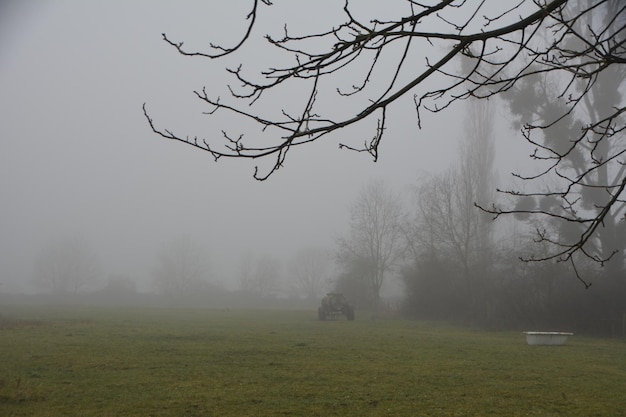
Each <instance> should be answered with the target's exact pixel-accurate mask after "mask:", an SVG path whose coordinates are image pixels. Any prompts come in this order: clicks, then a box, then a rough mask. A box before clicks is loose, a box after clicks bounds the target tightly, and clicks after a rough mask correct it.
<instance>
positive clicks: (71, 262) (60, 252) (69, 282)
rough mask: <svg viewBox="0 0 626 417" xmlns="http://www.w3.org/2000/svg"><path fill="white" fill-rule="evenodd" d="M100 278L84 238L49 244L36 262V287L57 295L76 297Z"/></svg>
mask: <svg viewBox="0 0 626 417" xmlns="http://www.w3.org/2000/svg"><path fill="white" fill-rule="evenodd" d="M99 275H100V265H99V263H98V260H97V257H96V255H95V253H94V252H93V251H92V249H91V246H90V245H89V243H88V241H87V240H86V239H85V238H83V237H78V236H74V237H69V238H61V239H56V240H52V241H50V243H48V244H47V245H46V246H44V247H43V249H42V250H41V252H40V253H39V255H38V257H37V258H36V260H35V283H36V284H38V285H41V286H42V287H43V288H47V289H49V290H50V291H51V292H53V293H57V294H63V293H71V294H76V293H77V292H79V290H81V289H82V288H84V287H86V286H88V285H89V284H93V283H94V281H95V280H96V279H97V278H98V277H99Z"/></svg>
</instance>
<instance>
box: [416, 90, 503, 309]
mask: <svg viewBox="0 0 626 417" xmlns="http://www.w3.org/2000/svg"><path fill="white" fill-rule="evenodd" d="M465 124H466V126H467V127H466V130H465V132H466V136H465V137H464V138H463V140H462V141H461V146H460V149H461V152H460V154H459V162H458V163H457V164H456V165H455V166H453V167H450V168H449V169H448V170H447V171H445V172H444V173H443V174H440V175H437V176H433V177H432V178H430V179H428V180H425V181H424V182H422V183H421V184H420V185H419V186H418V187H416V189H415V199H414V200H415V208H416V210H415V222H414V224H413V226H412V227H411V233H410V234H409V246H410V247H411V248H412V250H413V256H414V259H415V261H416V265H415V268H416V269H425V271H421V272H419V271H418V273H417V274H414V275H415V276H419V275H420V274H421V276H422V277H425V279H431V277H430V276H428V277H427V276H426V275H427V271H428V270H432V271H435V270H443V269H447V270H448V271H449V272H448V275H451V276H446V277H440V280H441V281H444V280H445V282H442V283H440V284H438V285H436V288H443V287H448V289H447V291H448V292H450V293H461V294H462V295H463V296H462V297H459V298H463V299H465V300H467V301H468V302H469V306H470V308H471V310H472V311H473V312H477V310H478V304H479V302H478V300H479V299H482V298H483V297H482V293H483V287H484V286H485V285H484V284H485V280H486V278H487V277H488V275H489V273H488V272H489V269H490V265H491V263H492V255H493V249H494V245H493V223H492V222H491V219H490V216H488V215H486V214H485V213H483V212H481V211H479V210H476V208H475V204H476V202H477V201H493V197H494V193H495V171H494V156H495V147H494V130H493V129H494V123H493V106H492V105H491V102H489V101H476V102H472V103H471V105H470V106H468V107H467V112H466V117H465ZM441 263H445V268H444V267H441V266H439V265H438V264H441ZM406 277H409V279H411V278H410V277H411V275H410V272H409V273H405V280H406ZM431 287H432V288H435V286H433V285H431ZM482 304H484V303H482Z"/></svg>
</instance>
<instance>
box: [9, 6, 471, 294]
mask: <svg viewBox="0 0 626 417" xmlns="http://www.w3.org/2000/svg"><path fill="white" fill-rule="evenodd" d="M250 3H251V2H245V1H239V2H217V1H214V2H211V1H208V2H207V1H182V2H165V1H148V0H146V1H125V0H111V1H106V2H90V1H89V2H86V1H77V0H53V1H34V0H33V1H28V2H24V1H12V2H11V1H9V2H8V3H7V2H4V3H3V4H2V6H0V126H1V128H0V129H1V130H0V134H1V137H2V151H1V153H0V190H1V192H2V209H1V215H0V270H1V273H2V276H1V278H0V281H2V282H4V283H5V284H4V285H5V286H4V288H12V289H24V290H27V289H28V288H29V283H28V281H29V280H30V277H31V276H32V270H33V259H34V258H35V256H36V255H37V253H38V251H39V250H40V249H41V248H42V246H43V245H45V244H46V243H47V242H48V241H50V240H51V239H55V238H58V237H60V236H61V237H62V236H67V235H76V234H78V235H81V236H84V237H85V238H86V239H88V240H89V241H90V242H91V243H92V246H93V248H94V250H95V251H96V253H97V255H98V257H99V259H100V261H101V263H102V265H103V272H104V275H105V276H106V275H108V274H125V275H129V276H131V277H132V278H134V279H136V280H137V281H139V282H140V283H142V284H145V283H147V282H148V281H149V278H150V269H151V268H152V266H153V265H154V262H155V261H154V259H155V253H156V250H157V249H158V247H159V246H160V245H161V244H163V242H165V241H167V240H168V239H171V238H174V237H177V236H179V235H181V234H188V235H190V236H192V237H193V238H194V239H195V240H197V241H198V242H200V243H201V244H202V245H204V246H205V247H206V249H207V251H208V252H209V253H210V255H209V256H210V259H211V263H212V265H213V272H214V274H213V275H214V279H215V280H216V281H220V282H224V283H226V282H231V281H232V280H233V279H234V278H235V275H236V270H237V265H236V263H237V260H238V259H239V256H240V254H241V253H242V252H244V251H247V250H251V251H252V252H253V253H255V254H257V255H263V254H268V255H271V256H275V257H277V258H279V259H281V260H283V261H285V260H286V259H288V257H289V256H291V255H292V254H293V253H294V252H295V251H296V250H297V249H299V248H301V247H305V246H311V245H314V246H325V247H329V248H332V246H333V245H334V242H335V239H336V238H337V237H338V236H339V235H340V234H341V233H342V232H344V231H345V230H346V229H347V228H346V223H347V221H348V219H349V210H348V209H349V206H350V204H351V202H352V201H353V200H354V198H355V196H356V195H357V193H358V191H359V189H360V187H361V186H362V185H363V184H364V183H365V182H367V181H368V180H369V179H378V178H379V179H383V180H385V181H387V182H388V183H389V184H391V185H392V186H393V187H395V188H396V189H397V190H398V191H401V190H403V187H406V186H407V185H408V184H412V183H414V182H415V180H416V178H418V176H419V175H421V173H423V172H436V171H440V170H442V169H444V168H445V167H446V166H447V165H448V164H449V163H450V162H451V161H452V160H453V159H454V157H455V156H456V155H455V152H456V150H455V148H454V147H455V143H456V142H457V140H458V136H459V135H460V121H461V120H462V113H461V112H456V113H455V112H449V113H446V114H445V115H443V116H441V117H433V118H429V119H428V120H426V123H425V126H424V129H423V130H421V131H418V130H417V123H416V119H415V111H414V109H412V108H411V106H410V105H409V106H405V108H401V107H395V108H393V110H394V113H393V115H392V116H391V119H390V120H391V121H392V122H393V123H390V124H389V128H388V131H387V133H386V135H387V136H386V139H385V141H384V143H383V144H382V146H381V148H380V151H381V158H380V161H379V162H377V163H372V162H371V158H370V157H368V156H367V155H365V154H357V153H353V152H350V151H343V150H342V151H340V150H339V149H338V146H337V143H338V142H339V141H340V140H342V139H344V138H341V137H333V138H329V139H328V140H326V141H325V142H324V143H320V144H315V145H312V146H309V147H303V148H302V149H297V150H294V151H293V152H291V154H290V155H289V156H288V159H287V162H286V166H285V168H284V169H281V170H280V171H278V172H277V173H276V174H275V175H274V176H273V177H272V178H270V179H269V180H268V181H266V182H262V183H261V182H258V181H256V180H254V179H253V178H252V173H253V164H251V163H248V162H247V161H238V160H229V161H222V160H220V162H218V163H215V162H214V161H213V159H212V157H211V156H210V155H209V154H207V153H203V152H201V151H198V150H195V149H193V148H191V147H189V146H184V145H183V144H180V143H175V142H171V141H167V140H165V139H161V138H159V137H157V136H155V135H154V134H153V133H152V132H151V130H150V129H149V127H148V125H147V123H146V120H145V118H144V117H143V114H142V109H141V106H142V104H143V103H144V102H147V105H148V108H149V109H150V110H151V112H152V113H153V116H154V117H155V121H156V123H157V124H158V125H160V126H161V127H178V128H181V127H183V128H184V127H186V126H185V124H184V123H185V121H186V120H194V121H193V123H194V124H193V125H190V126H189V132H185V131H184V130H183V131H180V130H179V131H178V132H179V133H180V134H186V133H189V134H201V133H203V132H205V130H204V129H206V132H207V133H206V135H207V137H208V138H212V137H215V135H217V133H216V132H219V129H218V128H219V127H220V126H219V124H223V125H224V126H223V127H224V128H228V127H229V126H232V124H233V123H236V122H235V121H233V120H231V119H229V118H228V117H226V116H220V119H218V120H217V122H219V124H216V123H217V122H216V120H215V119H212V120H208V119H207V120H206V125H205V124H203V123H204V120H205V119H204V118H205V117H206V116H201V115H200V113H201V112H202V111H203V110H206V109H205V108H203V107H202V106H201V105H200V104H199V103H198V102H197V101H198V100H197V99H195V96H194V95H193V93H192V91H193V90H194V89H200V88H202V86H207V88H208V89H215V90H216V91H222V90H220V89H223V88H224V85H225V83H226V81H227V80H228V78H227V74H226V73H225V71H224V66H225V65H226V64H227V63H232V62H233V61H232V60H231V61H226V62H220V61H208V60H206V59H201V58H188V57H183V56H180V55H178V54H177V53H176V52H175V51H174V50H173V49H172V48H171V47H169V46H168V45H167V44H166V43H165V42H163V40H162V38H161V33H162V32H166V33H167V34H168V36H170V37H172V38H173V39H175V40H182V41H185V45H187V46H188V47H189V49H198V50H206V46H207V45H208V43H209V42H226V41H228V40H230V39H233V36H237V35H238V34H240V33H241V30H243V29H244V27H245V22H244V21H243V17H244V16H245V14H246V13H247V11H248V9H249V7H250ZM277 3H281V2H277ZM285 3H291V4H292V5H291V7H282V6H281V5H280V4H277V5H276V6H273V7H271V8H265V7H264V8H263V10H262V14H261V15H260V16H259V19H260V21H261V23H260V25H259V28H258V30H257V31H256V35H261V34H263V33H265V32H266V31H272V30H273V31H274V32H275V33H280V31H281V30H282V27H283V23H284V21H285V20H292V21H295V22H300V23H298V25H300V26H297V27H299V28H301V29H302V30H303V31H306V29H308V27H307V26H306V25H308V24H311V25H312V26H311V27H312V28H314V27H315V26H314V23H315V22H316V21H319V19H322V21H323V19H325V18H326V19H328V16H330V15H332V13H330V14H329V10H331V11H332V10H333V9H332V8H331V9H324V8H325V7H331V6H332V3H341V2H330V1H327V2H319V3H316V4H317V5H318V7H319V9H320V11H316V10H313V9H309V10H304V9H303V7H305V6H306V4H307V3H308V4H309V5H310V4H311V3H313V2H306V1H303V2H285ZM372 4H375V2H374V3H372ZM283 6H284V5H283ZM332 7H335V8H336V5H334V6H332ZM366 7H367V6H366ZM245 53H246V54H247V55H246V59H247V60H248V61H250V58H258V59H259V61H260V62H265V61H264V60H267V58H268V56H267V55H263V56H259V57H254V53H255V52H254V49H253V48H250V49H248V50H247V51H245ZM237 59H238V58H237V57H235V61H236V60H237ZM259 69H263V68H262V67H261V68H259ZM297 98H298V97H297V96H296V97H285V98H284V99H285V100H291V99H297ZM277 108H280V103H277ZM194 117H195V119H194ZM190 123H192V122H190ZM229 123H230V124H229ZM350 134H359V133H358V132H351V133H350ZM363 135H365V138H369V137H370V136H371V132H370V131H363ZM365 138H364V139H365ZM217 139H219V137H217Z"/></svg>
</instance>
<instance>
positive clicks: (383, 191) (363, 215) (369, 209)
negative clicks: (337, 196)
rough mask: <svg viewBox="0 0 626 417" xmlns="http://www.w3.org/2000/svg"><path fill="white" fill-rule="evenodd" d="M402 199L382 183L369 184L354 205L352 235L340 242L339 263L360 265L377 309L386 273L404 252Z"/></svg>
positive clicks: (351, 221) (351, 268)
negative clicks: (402, 251)
mask: <svg viewBox="0 0 626 417" xmlns="http://www.w3.org/2000/svg"><path fill="white" fill-rule="evenodd" d="M403 218H404V214H403V210H402V206H401V204H400V201H399V198H398V197H397V196H396V195H394V194H393V192H392V191H390V189H389V188H388V187H387V186H386V185H385V184H384V183H383V182H382V181H370V182H369V183H368V184H367V185H366V186H365V187H363V189H362V190H361V192H360V194H359V196H358V197H357V199H356V201H355V202H354V204H353V206H352V212H351V220H350V234H349V236H348V237H347V238H343V239H340V240H339V261H340V263H342V264H343V265H344V266H346V268H345V269H349V270H354V268H353V266H354V265H356V264H358V265H360V267H359V268H357V269H356V270H359V271H361V272H362V273H363V276H362V279H363V280H364V281H365V284H366V287H367V289H368V292H369V296H370V298H371V302H372V303H373V304H374V305H375V306H376V305H377V304H378V300H379V298H380V289H381V287H382V285H383V282H384V280H385V277H386V274H387V273H388V272H389V271H390V270H391V268H392V267H393V266H394V264H395V263H396V261H397V260H398V259H399V257H400V255H401V250H402V249H403V236H404V235H403V233H402V228H401V225H402V221H403Z"/></svg>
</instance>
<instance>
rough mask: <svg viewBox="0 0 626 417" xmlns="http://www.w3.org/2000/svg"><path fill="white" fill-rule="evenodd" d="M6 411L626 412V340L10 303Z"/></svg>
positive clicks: (5, 336)
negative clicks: (547, 339)
mask: <svg viewBox="0 0 626 417" xmlns="http://www.w3.org/2000/svg"><path fill="white" fill-rule="evenodd" d="M0 314H1V316H0V416H3V417H8V416H142V417H145V416H176V417H180V416H280V415H285V416H568V417H572V416H610V417H616V416H624V415H626V343H625V342H624V341H619V340H604V339H592V338H584V337H580V336H574V337H573V338H570V340H568V344H567V345H565V346H559V347H543V346H534V347H531V346H527V345H526V344H525V341H524V338H523V335H522V334H521V333H519V332H515V333H490V332H481V331H471V330H465V329H460V328H455V327H451V326H445V325H441V324H433V323H423V322H417V321H405V320H395V319H388V320H372V319H368V318H365V317H359V316H358V315H357V320H355V321H353V322H348V321H346V320H345V319H343V320H337V321H327V322H319V321H317V320H316V312H314V311H298V312H293V311H212V310H168V309H117V310H116V309H92V308H81V307H73V308H69V307H68V308H42V307H28V308H27V307H19V308H18V307H0Z"/></svg>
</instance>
